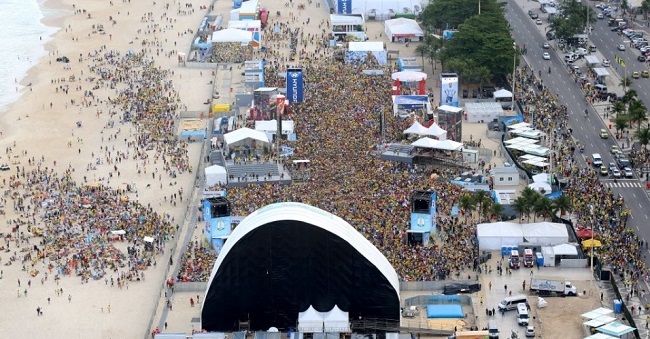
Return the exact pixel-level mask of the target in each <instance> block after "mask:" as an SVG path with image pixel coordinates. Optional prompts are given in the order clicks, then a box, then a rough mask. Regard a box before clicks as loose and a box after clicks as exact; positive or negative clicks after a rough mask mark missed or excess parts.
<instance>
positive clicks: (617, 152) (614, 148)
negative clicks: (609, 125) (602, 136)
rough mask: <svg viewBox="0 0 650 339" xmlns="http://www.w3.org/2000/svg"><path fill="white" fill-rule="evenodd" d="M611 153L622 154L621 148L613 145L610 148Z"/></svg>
mask: <svg viewBox="0 0 650 339" xmlns="http://www.w3.org/2000/svg"><path fill="white" fill-rule="evenodd" d="M609 153H612V154H614V155H617V154H621V153H623V152H621V148H620V147H618V146H617V145H612V147H610V148H609Z"/></svg>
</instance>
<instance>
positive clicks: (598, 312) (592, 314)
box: [580, 307, 614, 319]
mask: <svg viewBox="0 0 650 339" xmlns="http://www.w3.org/2000/svg"><path fill="white" fill-rule="evenodd" d="M611 313H614V310H612V309H611V308H606V307H599V308H597V309H594V310H591V311H589V312H585V313H583V314H581V315H580V316H581V317H583V318H587V319H596V318H598V317H601V316H604V315H608V314H611Z"/></svg>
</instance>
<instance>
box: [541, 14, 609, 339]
mask: <svg viewBox="0 0 650 339" xmlns="http://www.w3.org/2000/svg"><path fill="white" fill-rule="evenodd" d="M551 8H553V7H551ZM585 339H620V338H617V337H612V336H611V335H607V334H604V333H596V334H592V335H590V336H588V337H585Z"/></svg>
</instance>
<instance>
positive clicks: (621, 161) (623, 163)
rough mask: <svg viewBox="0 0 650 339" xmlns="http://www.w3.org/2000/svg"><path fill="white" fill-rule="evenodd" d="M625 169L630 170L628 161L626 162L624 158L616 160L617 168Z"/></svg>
mask: <svg viewBox="0 0 650 339" xmlns="http://www.w3.org/2000/svg"><path fill="white" fill-rule="evenodd" d="M625 167H630V168H632V166H631V164H630V160H628V159H626V158H622V157H621V158H618V168H625Z"/></svg>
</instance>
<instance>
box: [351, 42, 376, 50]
mask: <svg viewBox="0 0 650 339" xmlns="http://www.w3.org/2000/svg"><path fill="white" fill-rule="evenodd" d="M348 51H351V52H381V51H384V43H383V42H381V41H350V42H349V43H348Z"/></svg>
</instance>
